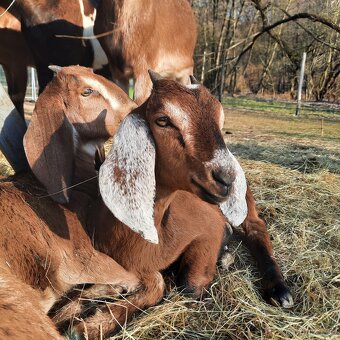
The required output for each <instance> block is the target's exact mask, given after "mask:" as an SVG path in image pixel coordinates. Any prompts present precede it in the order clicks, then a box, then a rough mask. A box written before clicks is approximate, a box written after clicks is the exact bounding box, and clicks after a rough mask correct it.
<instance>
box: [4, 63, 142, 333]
mask: <svg viewBox="0 0 340 340" xmlns="http://www.w3.org/2000/svg"><path fill="white" fill-rule="evenodd" d="M54 70H57V71H58V70H59V68H56V67H54ZM135 106H136V105H135V104H134V103H133V102H132V101H130V100H129V98H128V97H127V96H126V94H125V93H124V92H123V91H122V90H121V89H119V88H118V87H117V86H116V85H114V84H112V83H110V82H109V81H107V80H106V79H104V78H102V77H100V76H96V75H94V74H93V73H92V71H90V70H88V69H85V68H83V67H67V68H63V69H62V70H60V71H59V72H58V74H57V76H55V78H54V79H53V80H52V81H51V83H50V84H49V85H48V86H47V87H46V89H45V91H44V92H43V93H42V95H41V96H40V97H39V99H38V101H37V104H36V108H35V110H34V112H33V116H32V121H31V123H30V125H29V127H28V131H27V133H26V135H25V141H24V144H25V150H26V154H27V158H28V161H29V163H30V165H31V166H32V170H33V172H34V174H35V175H36V177H37V178H38V179H39V180H40V181H41V182H42V183H43V184H44V185H45V187H46V188H47V191H48V195H47V196H50V197H46V192H45V191H44V190H42V189H41V187H40V185H39V184H38V183H37V181H36V180H34V179H33V178H31V177H30V175H28V174H26V175H25V176H23V177H15V178H12V179H11V178H9V179H2V180H1V183H0V259H1V261H0V296H1V302H0V318H1V322H0V338H5V337H6V338H8V337H12V338H16V339H17V338H25V339H45V338H46V337H49V338H60V335H59V334H58V332H57V331H56V329H55V327H54V326H53V325H52V323H51V321H50V319H49V318H48V317H47V315H46V313H47V312H48V310H49V309H50V308H51V306H52V305H53V304H54V302H55V301H56V300H57V299H58V298H59V297H60V296H62V295H64V294H65V293H66V292H67V291H68V290H69V289H70V288H72V287H73V286H75V285H78V284H98V285H95V286H94V287H93V288H91V289H90V291H89V292H87V294H89V295H88V297H91V294H93V295H92V297H95V296H97V292H98V290H99V291H101V287H102V286H103V287H104V288H105V289H104V290H105V291H106V292H107V291H109V292H111V293H112V294H113V293H114V292H115V291H116V290H115V289H114V287H113V288H111V286H118V287H123V288H125V289H126V290H128V291H130V290H134V289H136V287H137V286H138V284H139V281H138V279H137V277H136V276H135V275H134V274H132V273H128V272H127V271H126V270H125V269H123V268H122V267H121V266H120V265H118V264H117V263H116V262H115V261H114V260H113V259H112V258H110V257H108V256H107V255H105V254H102V253H99V252H97V251H96V250H95V249H94V248H93V246H92V244H91V240H90V238H89V237H88V235H87V233H86V228H85V220H86V215H87V205H88V203H89V202H91V200H93V198H94V197H96V196H97V180H95V181H94V182H93V180H92V182H91V181H87V182H86V183H83V184H81V185H78V186H76V187H74V188H73V189H69V190H66V189H65V186H72V185H76V184H77V183H79V182H80V183H81V182H82V181H83V180H84V179H86V180H89V179H93V178H92V177H91V176H93V175H94V176H93V177H95V176H96V170H95V155H96V150H101V147H102V144H103V142H104V141H105V140H107V139H108V138H109V137H110V136H112V135H113V134H114V133H115V130H116V128H117V127H118V125H119V123H120V121H121V120H122V119H123V118H124V117H125V115H126V114H127V113H128V112H129V111H131V109H132V108H134V107H135ZM51 198H53V199H54V200H55V201H57V202H61V203H67V202H69V206H68V207H69V209H66V208H65V207H63V206H61V205H59V204H57V203H56V202H54V201H53V200H52V199H51Z"/></svg>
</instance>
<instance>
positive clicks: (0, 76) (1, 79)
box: [0, 65, 39, 101]
mask: <svg viewBox="0 0 340 340" xmlns="http://www.w3.org/2000/svg"><path fill="white" fill-rule="evenodd" d="M32 70H33V71H32ZM27 75H28V80H27V89H26V96H25V99H27V100H34V101H35V100H36V99H37V98H38V91H39V87H38V78H37V72H36V70H35V68H32V67H28V68H27ZM33 77H34V80H35V82H34V81H32V79H33ZM0 83H1V85H2V86H3V87H4V88H5V89H6V90H7V82H6V77H5V72H4V70H3V68H2V66H1V65H0ZM32 85H33V86H32ZM34 85H35V86H34ZM32 89H33V90H34V91H33V92H32Z"/></svg>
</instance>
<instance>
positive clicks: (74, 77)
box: [50, 66, 136, 139]
mask: <svg viewBox="0 0 340 340" xmlns="http://www.w3.org/2000/svg"><path fill="white" fill-rule="evenodd" d="M50 68H51V69H52V70H55V71H56V77H55V78H54V80H53V81H54V82H55V83H56V84H57V86H58V88H59V89H60V90H61V93H60V95H61V96H62V97H63V100H64V103H65V106H66V110H65V114H66V115H67V119H68V120H69V122H70V123H71V124H72V125H73V126H74V128H75V129H76V130H77V132H78V133H79V135H80V136H81V137H82V138H85V139H86V138H89V139H92V138H103V139H107V138H109V137H112V136H113V135H114V133H115V132H116V129H117V127H118V126H119V124H120V122H121V121H122V119H123V118H124V117H125V116H126V114H127V113H128V112H130V111H131V110H132V109H133V108H135V107H136V104H135V103H133V102H132V101H131V100H129V98H128V97H127V95H126V94H125V92H124V91H123V90H122V89H120V88H119V87H118V86H115V85H113V83H112V82H110V81H109V80H107V79H105V78H104V77H102V76H99V75H97V74H94V73H93V71H92V69H89V68H86V67H81V66H69V67H63V68H60V70H58V68H56V67H54V66H51V67H50ZM91 123H93V124H91Z"/></svg>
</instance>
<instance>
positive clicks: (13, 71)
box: [0, 6, 34, 117]
mask: <svg viewBox="0 0 340 340" xmlns="http://www.w3.org/2000/svg"><path fill="white" fill-rule="evenodd" d="M5 10H6V8H4V7H3V6H0V14H2V13H4V12H5ZM0 46H1V49H0V64H1V65H2V67H3V69H4V72H5V76H6V81H7V87H8V94H9V96H10V98H11V100H12V102H13V104H14V105H15V107H16V109H17V110H18V112H19V113H20V114H21V115H22V117H24V99H25V93H26V86H27V66H33V65H34V62H33V56H32V54H31V51H30V50H29V47H28V46H27V43H26V41H25V39H24V37H23V35H22V33H21V24H20V21H19V20H18V19H17V18H16V17H15V16H14V15H13V14H11V13H10V12H6V13H5V14H4V15H3V16H2V17H1V18H0Z"/></svg>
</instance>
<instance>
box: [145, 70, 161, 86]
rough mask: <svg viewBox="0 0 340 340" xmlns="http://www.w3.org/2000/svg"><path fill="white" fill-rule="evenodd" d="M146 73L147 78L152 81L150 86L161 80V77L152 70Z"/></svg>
mask: <svg viewBox="0 0 340 340" xmlns="http://www.w3.org/2000/svg"><path fill="white" fill-rule="evenodd" d="M148 72H149V76H150V79H151V81H152V84H155V82H156V81H158V80H161V79H162V76H161V75H160V74H159V73H157V72H155V71H152V70H148Z"/></svg>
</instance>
